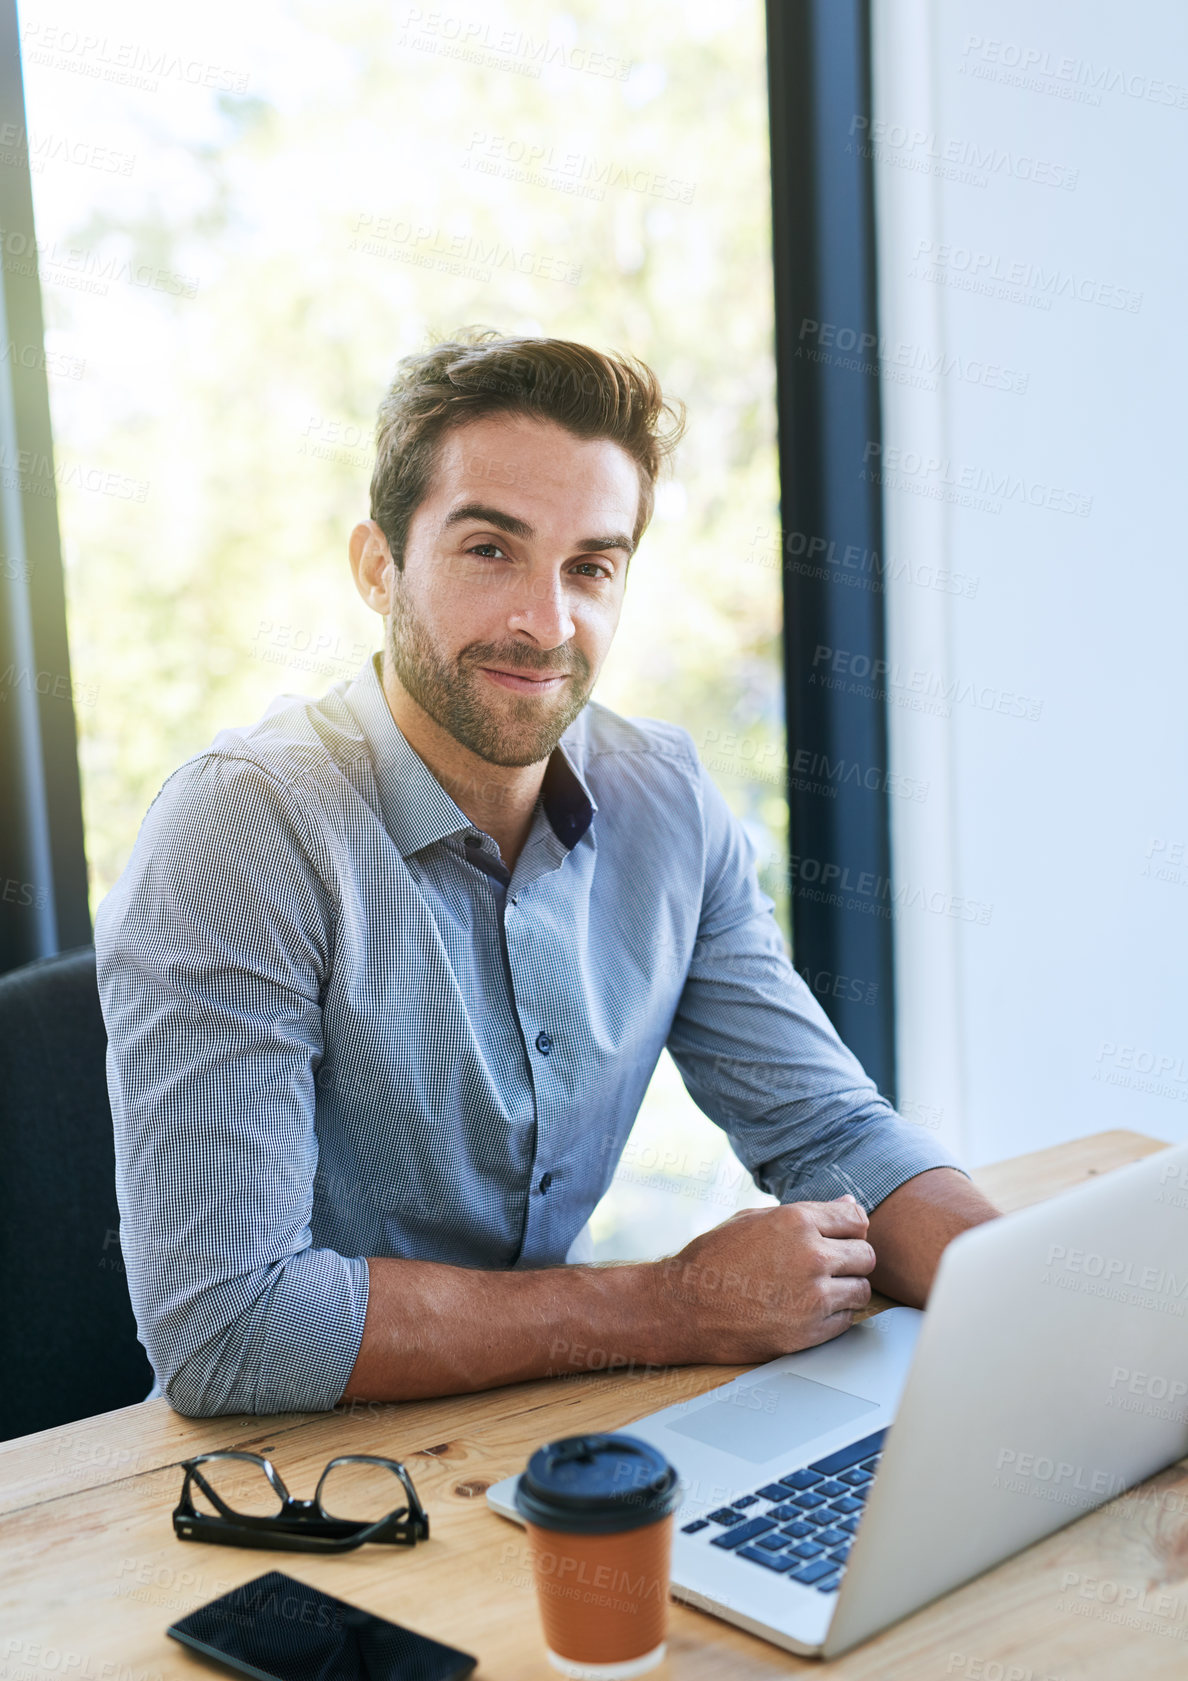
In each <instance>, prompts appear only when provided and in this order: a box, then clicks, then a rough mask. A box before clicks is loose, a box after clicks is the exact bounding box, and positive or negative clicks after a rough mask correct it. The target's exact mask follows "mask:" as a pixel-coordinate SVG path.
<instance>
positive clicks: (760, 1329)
mask: <svg viewBox="0 0 1188 1681" xmlns="http://www.w3.org/2000/svg"><path fill="white" fill-rule="evenodd" d="M866 1228H867V1218H866V1213H865V1211H864V1210H863V1209H862V1208H861V1207H860V1206H859V1205H858V1203H857V1202H856V1201H855V1200H854V1198H853V1197H852V1196H850V1195H848V1194H847V1195H846V1196H844V1197H838V1198H837V1199H836V1200H835V1201H834V1202H790V1203H785V1204H783V1205H781V1206H780V1207H779V1208H746V1209H741V1210H740V1211H739V1212H738V1213H737V1214H733V1215H731V1217H730V1219H729V1220H726V1221H724V1222H723V1224H722V1225H720V1226H716V1227H715V1228H714V1229H713V1231H709V1232H703V1233H702V1235H701V1236H700V1237H695V1238H694V1239H693V1241H692V1243H687V1244H686V1245H685V1247H684V1248H683V1249H682V1250H680V1251H679V1253H678V1254H676V1255H672V1256H669V1257H668V1258H667V1259H666V1260H662V1261H655V1262H653V1263H652V1266H653V1268H654V1269H655V1270H654V1275H653V1280H652V1282H653V1284H654V1287H655V1290H656V1296H657V1307H658V1309H659V1313H660V1316H661V1325H662V1327H663V1330H662V1338H661V1340H662V1343H663V1344H664V1346H665V1358H666V1360H667V1362H668V1363H669V1364H672V1365H691V1364H696V1363H699V1362H702V1361H704V1362H706V1363H707V1364H713V1365H724V1366H733V1365H745V1364H748V1363H750V1362H755V1361H763V1360H774V1359H776V1358H777V1356H779V1355H781V1354H792V1353H794V1352H795V1351H796V1350H797V1349H800V1348H812V1347H813V1346H814V1345H815V1344H816V1343H822V1342H828V1340H829V1339H830V1337H836V1336H837V1335H838V1334H839V1332H841V1331H845V1330H848V1329H849V1327H850V1325H852V1324H853V1321H854V1314H855V1313H856V1312H857V1311H858V1310H859V1309H861V1308H864V1307H865V1306H866V1304H867V1303H868V1302H869V1301H870V1283H869V1277H868V1275H869V1274H870V1273H872V1272H873V1271H874V1267H875V1252H874V1250H873V1249H872V1248H871V1246H870V1244H869V1243H867V1241H866Z"/></svg>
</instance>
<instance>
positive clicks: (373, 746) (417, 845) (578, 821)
mask: <svg viewBox="0 0 1188 1681" xmlns="http://www.w3.org/2000/svg"><path fill="white" fill-rule="evenodd" d="M379 659H380V656H379V655H378V654H373V655H371V656H370V658H369V659H367V660H366V661H365V662H364V664H363V665H362V667H361V668H360V670H359V673H358V675H357V676H356V677H355V679H354V680H353V682H351V683H350V684H349V685H348V687H347V690H346V694H345V696H344V697H343V698H344V699H345V701H346V704H347V705H348V706H349V707H350V709H351V711H352V712H353V713H354V715H355V717H356V718H357V719H358V721H359V725H360V727H361V729H362V731H363V739H364V741H365V743H366V745H367V749H368V752H369V753H370V755H371V763H372V766H373V768H374V770H375V779H376V782H377V784H378V786H379V796H380V810H381V812H382V815H383V819H384V824H385V826H386V828H387V830H388V833H389V834H390V835H391V837H392V839H393V841H394V842H395V843H396V846H397V847H398V848H399V851H400V855H401V857H402V858H407V857H408V856H409V855H410V854H411V853H413V852H419V851H420V850H421V848H422V847H425V846H432V844H433V843H434V841H439V840H443V839H444V838H445V837H446V836H447V835H453V834H457V833H458V831H459V830H460V829H471V828H473V827H474V825H473V824H472V822H471V820H470V818H469V817H467V815H466V813H465V812H464V811H463V810H462V809H461V807H460V806H459V805H457V804H456V802H455V801H454V800H453V799H451V797H450V795H449V794H447V793H446V791H445V789H444V788H443V787H442V785H441V783H440V782H439V781H438V780H437V778H436V777H435V776H434V774H433V772H432V771H431V770H430V769H429V766H428V765H427V764H426V763H425V761H424V759H422V758H421V755H420V754H419V753H418V752H417V751H416V749H415V748H414V747H412V746H410V744H409V742H408V740H407V739H406V737H405V736H404V733H403V732H402V730H401V729H400V727H399V725H398V724H397V723H396V720H395V719H394V718H393V716H392V713H391V709H390V708H389V706H388V701H387V696H386V695H385V694H384V688H383V683H382V681H381V679H380V668H379ZM566 733H567V734H568V731H567V732H566ZM563 740H564V737H562V741H563ZM540 795H541V804H542V806H543V807H544V811H545V815H546V817H547V818H548V820H549V823H550V825H551V826H552V829H553V832H554V834H555V835H556V836H557V839H558V840H559V841H560V842H561V843H562V845H563V846H564V847H565V848H566V850H567V851H572V849H573V848H574V847H575V846H576V845H577V843H578V841H579V840H581V838H582V836H583V835H584V834H585V832H586V830H587V829H588V828H589V827H590V824H591V822H592V821H593V818H594V814H595V812H596V811H597V810H598V806H597V803H596V802H595V800H594V797H593V795H592V794H591V793H590V790H589V788H588V787H587V786H586V783H585V781H584V780H583V778H582V776H581V775H580V773H579V772H578V770H577V768H576V767H575V765H574V764H573V761H572V759H571V758H570V756H569V754H568V753H567V752H566V751H565V748H564V747H563V746H562V744H561V742H558V744H557V746H556V747H555V748H554V749H553V752H552V754H551V755H550V757H549V762H548V764H547V765H546V766H545V774H544V781H543V783H542V784H541V790H540Z"/></svg>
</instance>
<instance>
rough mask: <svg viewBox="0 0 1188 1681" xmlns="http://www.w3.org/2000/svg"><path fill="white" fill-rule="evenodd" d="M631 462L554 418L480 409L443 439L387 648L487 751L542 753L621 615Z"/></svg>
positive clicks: (572, 711) (444, 717)
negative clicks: (481, 413)
mask: <svg viewBox="0 0 1188 1681" xmlns="http://www.w3.org/2000/svg"><path fill="white" fill-rule="evenodd" d="M639 495H640V488H639V478H638V475H637V472H636V468H635V463H634V462H633V461H632V459H631V457H630V456H629V455H628V454H627V452H626V451H625V450H623V449H621V448H620V447H619V445H618V444H615V443H611V442H610V441H609V440H607V439H585V438H576V437H574V436H573V435H572V434H571V433H569V432H567V431H566V430H565V429H564V428H563V427H561V426H558V425H556V424H555V423H554V422H552V421H546V420H536V419H531V418H528V417H526V416H522V415H488V416H485V417H484V418H482V419H480V420H475V421H472V422H470V423H468V424H466V425H464V426H461V427H458V428H457V429H455V430H454V431H452V432H450V433H448V434H447V435H446V436H445V437H444V438H443V439H442V441H441V443H440V444H439V446H438V454H437V464H436V469H435V471H434V474H433V477H432V480H431V482H430V485H429V488H428V493H427V495H426V497H425V499H424V501H423V502H422V503H421V505H420V506H419V507H418V508H417V510H416V512H415V514H414V515H413V517H412V520H411V522H410V525H409V532H408V542H407V545H406V548H405V555H404V571H403V572H402V573H401V572H396V573H395V575H394V582H393V593H392V611H391V616H390V624H389V636H388V657H389V659H390V660H391V662H392V665H393V667H394V669H395V672H396V675H397V676H398V677H399V679H400V681H401V683H402V684H403V685H404V687H405V689H406V690H407V692H408V693H409V694H410V695H411V696H412V698H413V699H414V700H415V701H416V702H417V703H418V705H419V706H421V707H422V708H423V709H424V711H425V712H427V713H428V714H429V715H430V717H432V718H433V719H434V720H435V721H436V722H437V723H438V724H440V725H441V727H442V728H443V729H445V730H447V731H448V732H449V734H450V735H452V736H453V737H454V738H455V740H457V741H459V742H461V743H462V745H463V746H464V747H467V748H469V749H470V751H471V752H472V753H475V754H477V756H478V757H479V758H481V759H484V760H485V761H486V762H487V763H488V764H493V765H533V764H538V763H539V762H540V761H542V760H544V759H547V758H548V756H549V754H550V753H551V752H552V751H553V749H554V747H556V745H557V742H558V741H559V740H560V738H561V736H562V734H563V732H564V731H565V730H566V729H568V727H569V725H570V724H571V723H572V722H573V720H574V719H575V718H576V717H577V715H578V713H579V712H580V711H581V710H582V708H583V707H584V706H585V704H586V702H587V700H588V699H589V697H590V691H591V690H592V689H593V687H594V683H595V681H596V680H597V677H598V673H599V671H600V670H601V669H602V664H603V661H604V660H605V658H606V655H607V652H608V650H609V648H610V644H611V641H612V639H613V637H614V633H615V630H616V628H617V626H618V623H619V614H620V612H621V610H622V604H623V587H624V583H625V581H626V576H627V562H628V559H629V558H630V551H631V540H632V532H633V531H634V529H635V520H636V514H637V511H638V504H639Z"/></svg>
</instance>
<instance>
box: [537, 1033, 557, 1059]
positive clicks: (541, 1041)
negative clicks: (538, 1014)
mask: <svg viewBox="0 0 1188 1681" xmlns="http://www.w3.org/2000/svg"><path fill="white" fill-rule="evenodd" d="M536 1048H537V1050H538V1051H539V1052H540V1054H541V1056H548V1054H549V1052H550V1051H551V1050H552V1048H553V1041H552V1038H551V1037H550V1035H549V1034H547V1033H538V1034H537V1035H536Z"/></svg>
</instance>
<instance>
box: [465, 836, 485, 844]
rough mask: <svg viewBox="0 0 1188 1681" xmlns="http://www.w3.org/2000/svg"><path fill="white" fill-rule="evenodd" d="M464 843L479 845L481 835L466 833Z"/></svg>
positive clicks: (481, 838)
mask: <svg viewBox="0 0 1188 1681" xmlns="http://www.w3.org/2000/svg"><path fill="white" fill-rule="evenodd" d="M466 844H467V846H481V845H482V844H483V837H482V836H481V835H475V834H470V835H467V837H466Z"/></svg>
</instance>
